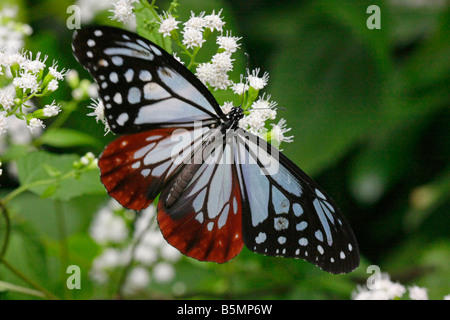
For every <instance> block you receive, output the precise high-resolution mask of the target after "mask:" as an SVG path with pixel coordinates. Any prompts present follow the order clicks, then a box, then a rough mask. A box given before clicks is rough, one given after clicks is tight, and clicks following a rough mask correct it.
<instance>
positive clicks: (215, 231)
mask: <svg viewBox="0 0 450 320" xmlns="http://www.w3.org/2000/svg"><path fill="white" fill-rule="evenodd" d="M214 151H215V152H214V153H211V154H210V153H209V152H205V147H204V146H202V147H201V148H200V150H198V151H197V152H196V153H195V155H198V154H199V152H200V153H202V154H204V155H205V159H204V161H201V162H200V161H199V162H197V163H196V162H195V161H191V163H189V164H187V165H186V166H184V167H183V168H182V169H181V171H180V173H179V175H178V177H179V179H175V180H173V181H172V182H171V183H169V184H168V185H167V187H166V188H165V189H164V191H163V192H162V193H161V196H160V198H159V202H158V223H159V227H160V229H161V232H162V234H163V236H164V238H165V239H166V240H167V241H168V242H169V243H170V244H171V245H173V246H174V247H176V248H177V249H178V250H180V251H181V252H182V253H183V254H185V255H187V256H189V257H192V258H195V259H197V260H201V261H214V262H218V263H223V262H226V261H228V260H230V259H232V258H233V257H235V256H236V255H237V254H238V253H239V252H240V251H241V250H242V247H243V242H242V203H241V187H240V185H239V180H238V176H237V171H236V166H234V164H233V163H234V161H232V160H233V157H234V148H233V144H232V142H231V141H230V140H229V141H227V142H224V143H223V144H222V143H221V144H220V145H217V148H215V150H214ZM194 157H195V156H194ZM177 190H178V191H179V192H178V191H177ZM174 194H175V196H176V200H173V197H174ZM171 199H172V200H171Z"/></svg>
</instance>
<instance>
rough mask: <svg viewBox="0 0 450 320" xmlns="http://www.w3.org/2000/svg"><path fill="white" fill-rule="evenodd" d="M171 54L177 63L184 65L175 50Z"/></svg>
mask: <svg viewBox="0 0 450 320" xmlns="http://www.w3.org/2000/svg"><path fill="white" fill-rule="evenodd" d="M172 56H173V57H174V58H175V60H177V61H178V62H179V63H181V64H182V65H184V62H183V61H182V60H181V58H180V57H179V56H178V55H177V53H176V52H174V53H173V54H172Z"/></svg>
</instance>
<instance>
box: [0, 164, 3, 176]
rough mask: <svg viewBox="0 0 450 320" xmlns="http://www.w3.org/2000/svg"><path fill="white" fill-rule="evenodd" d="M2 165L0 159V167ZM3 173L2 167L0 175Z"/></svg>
mask: <svg viewBox="0 0 450 320" xmlns="http://www.w3.org/2000/svg"><path fill="white" fill-rule="evenodd" d="M1 166H2V162H1V161H0V167H1ZM2 174H3V169H0V176H1V175H2Z"/></svg>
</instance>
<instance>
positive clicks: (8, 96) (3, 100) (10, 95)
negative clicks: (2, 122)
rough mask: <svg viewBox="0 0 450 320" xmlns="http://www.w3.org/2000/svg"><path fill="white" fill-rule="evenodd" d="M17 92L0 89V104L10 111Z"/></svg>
mask: <svg viewBox="0 0 450 320" xmlns="http://www.w3.org/2000/svg"><path fill="white" fill-rule="evenodd" d="M14 98H15V94H14V91H12V90H8V89H2V90H0V104H1V105H2V106H3V109H4V110H5V111H9V110H10V109H11V107H12V106H13V105H14Z"/></svg>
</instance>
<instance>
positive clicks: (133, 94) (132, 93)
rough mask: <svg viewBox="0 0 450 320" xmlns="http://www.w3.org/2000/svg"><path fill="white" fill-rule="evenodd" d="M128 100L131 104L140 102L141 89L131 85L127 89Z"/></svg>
mask: <svg viewBox="0 0 450 320" xmlns="http://www.w3.org/2000/svg"><path fill="white" fill-rule="evenodd" d="M128 102H129V103H131V104H136V103H139V102H141V90H139V88H136V87H131V88H130V90H129V91H128Z"/></svg>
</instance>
